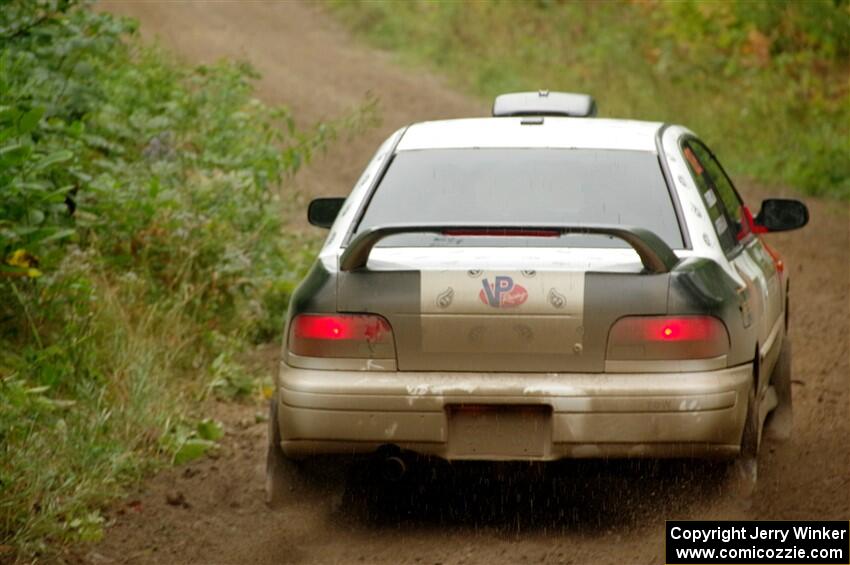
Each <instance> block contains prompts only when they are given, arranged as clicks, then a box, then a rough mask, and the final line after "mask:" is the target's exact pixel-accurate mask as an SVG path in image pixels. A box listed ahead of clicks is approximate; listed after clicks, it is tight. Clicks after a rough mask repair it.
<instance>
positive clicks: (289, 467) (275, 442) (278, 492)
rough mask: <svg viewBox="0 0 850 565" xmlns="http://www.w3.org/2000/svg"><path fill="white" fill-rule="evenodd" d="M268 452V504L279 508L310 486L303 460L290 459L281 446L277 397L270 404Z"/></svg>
mask: <svg viewBox="0 0 850 565" xmlns="http://www.w3.org/2000/svg"><path fill="white" fill-rule="evenodd" d="M268 438H269V440H268V453H267V455H266V504H267V505H268V506H269V508H272V509H279V508H282V507H283V506H285V505H286V504H288V503H290V502H293V501H295V500H297V499H299V498H300V497H301V496H303V495H304V494H305V491H306V489H307V487H308V485H307V480H306V476H305V472H304V471H305V470H304V469H303V466H302V465H301V462H299V461H294V460H292V459H289V458H288V457H287V456H286V455H284V453H283V450H282V449H281V448H280V425H279V424H278V420H277V397H275V398H272V400H271V405H270V406H269V433H268Z"/></svg>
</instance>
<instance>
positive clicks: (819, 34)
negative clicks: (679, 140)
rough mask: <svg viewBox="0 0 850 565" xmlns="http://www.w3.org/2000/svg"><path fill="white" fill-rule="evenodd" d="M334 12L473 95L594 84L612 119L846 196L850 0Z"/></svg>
mask: <svg viewBox="0 0 850 565" xmlns="http://www.w3.org/2000/svg"><path fill="white" fill-rule="evenodd" d="M335 6H336V12H337V14H338V15H339V16H340V18H341V19H343V20H344V21H345V22H347V23H348V24H349V25H351V26H352V27H353V28H354V29H355V30H357V31H359V32H360V33H362V34H364V35H366V36H367V37H368V38H370V39H371V40H372V41H374V42H375V43H376V44H377V45H379V46H381V47H383V48H386V49H391V50H396V51H399V52H401V53H402V54H404V55H405V56H406V57H408V58H409V59H411V60H413V61H416V62H422V61H424V62H427V63H429V64H431V65H433V66H435V67H437V68H438V69H440V70H443V71H445V72H447V73H448V74H450V75H451V76H453V77H454V78H455V80H456V81H457V82H459V83H460V84H461V85H462V86H464V87H466V88H467V89H470V90H472V91H473V92H475V93H477V94H480V95H483V96H486V97H488V98H489V97H492V96H494V95H496V94H499V93H501V92H509V91H513V90H536V89H538V88H548V89H552V90H566V91H578V92H591V93H593V94H594V95H595V96H596V98H597V99H598V101H599V106H600V110H601V113H602V115H604V116H613V117H632V118H638V119H650V120H661V121H669V122H675V123H684V124H686V125H688V126H689V127H691V128H693V129H694V130H695V131H697V132H698V133H699V134H700V135H701V136H703V137H704V138H705V139H706V141H707V142H708V143H709V145H712V146H713V147H714V148H715V150H717V151H718V152H719V154H720V156H721V158H723V161H724V163H726V164H727V165H728V167H729V168H730V169H731V170H732V172H734V173H739V174H744V175H748V176H751V177H754V178H757V179H760V180H763V181H768V182H773V183H790V184H792V185H794V186H796V187H798V188H800V189H802V190H803V191H805V192H807V193H809V194H831V195H835V196H838V197H841V198H850V158H848V155H850V131H848V127H849V126H850V91H848V88H847V76H848V74H850V3H848V2H847V1H846V0H808V1H806V2H799V1H795V0H759V1H753V0H746V1H744V0H742V1H736V2H731V1H730V2H720V1H711V2H707V1H697V0H690V1H685V2H667V1H663V0H642V1H639V2H638V1H620V2H567V1H559V0H537V1H536V2H531V1H529V2H429V1H426V0H418V1H411V2H395V3H381V2H357V3H353V2H342V1H337V2H335Z"/></svg>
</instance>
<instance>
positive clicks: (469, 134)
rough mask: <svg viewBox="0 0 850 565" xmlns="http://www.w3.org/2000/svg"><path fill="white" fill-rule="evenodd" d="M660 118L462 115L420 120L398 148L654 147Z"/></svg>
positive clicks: (408, 149) (403, 138)
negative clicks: (450, 118)
mask: <svg viewBox="0 0 850 565" xmlns="http://www.w3.org/2000/svg"><path fill="white" fill-rule="evenodd" d="M662 125H663V123H661V122H644V121H637V120H612V119H603V118H566V117H555V116H545V117H537V116H534V117H529V116H526V117H498V118H464V119H457V120H439V121H433V122H421V123H416V124H413V125H411V126H409V127H408V128H407V130H406V131H405V132H404V134H403V135H402V138H401V140H399V143H398V145H397V146H396V151H416V150H423V149H475V148H488V149H492V148H528V149H531V148H571V149H612V150H631V151H651V152H653V153H655V152H656V144H655V143H656V135H657V133H658V131H659V129H660V128H661V127H662Z"/></svg>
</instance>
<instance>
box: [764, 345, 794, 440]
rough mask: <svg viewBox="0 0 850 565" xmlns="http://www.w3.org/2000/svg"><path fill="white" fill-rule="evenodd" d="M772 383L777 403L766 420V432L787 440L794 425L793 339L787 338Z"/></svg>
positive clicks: (774, 437) (776, 438) (769, 435)
mask: <svg viewBox="0 0 850 565" xmlns="http://www.w3.org/2000/svg"><path fill="white" fill-rule="evenodd" d="M770 384H771V385H772V386H773V389H774V390H775V391H776V399H777V404H776V408H774V409H773V412H771V413H770V416H768V418H767V422H765V433H766V435H768V437H770V439H775V440H787V439H789V438H790V437H791V432H792V431H793V427H794V406H793V400H792V397H791V340H789V339H785V342H784V343H783V344H782V350H781V351H780V352H779V359H777V361H776V367H775V368H774V369H773V375H771V378H770Z"/></svg>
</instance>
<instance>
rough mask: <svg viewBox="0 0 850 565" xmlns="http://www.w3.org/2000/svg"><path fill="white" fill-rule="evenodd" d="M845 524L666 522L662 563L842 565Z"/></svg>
mask: <svg viewBox="0 0 850 565" xmlns="http://www.w3.org/2000/svg"><path fill="white" fill-rule="evenodd" d="M848 526H850V523H848V522H822V521H802V520H801V521H790V520H785V521H775V522H774V521H761V520H749V521H711V522H709V521H687V520H669V521H668V522H667V534H666V542H667V545H666V547H667V563H668V564H670V565H675V564H682V565H700V564H703V563H734V564H739V565H747V564H750V563H755V564H759V565H766V564H773V563H789V564H790V563H803V564H813V565H830V564H833V563H835V564H848V563H850V527H848Z"/></svg>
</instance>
